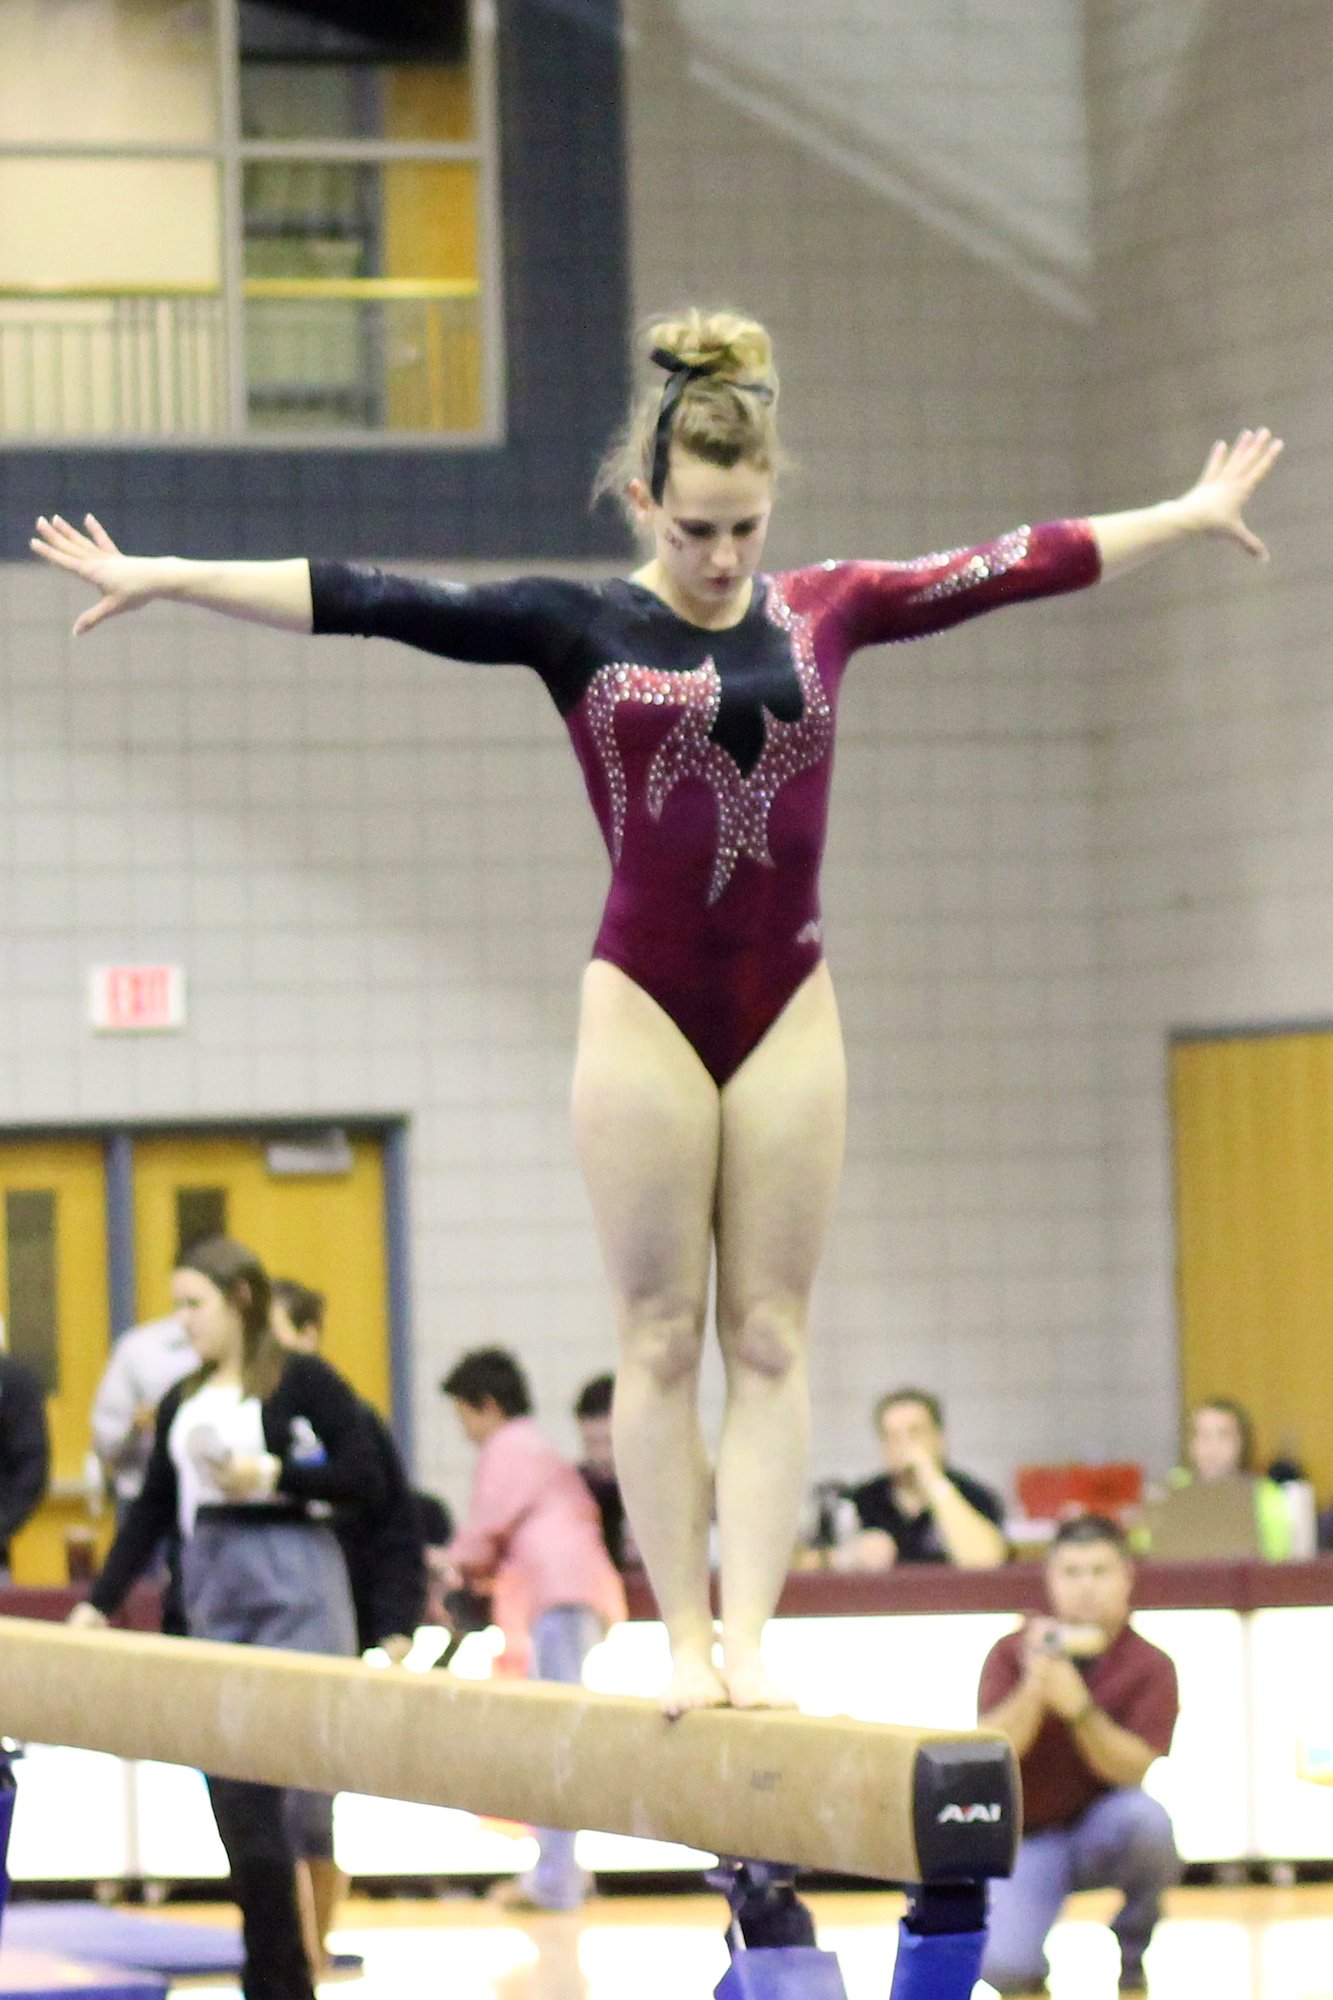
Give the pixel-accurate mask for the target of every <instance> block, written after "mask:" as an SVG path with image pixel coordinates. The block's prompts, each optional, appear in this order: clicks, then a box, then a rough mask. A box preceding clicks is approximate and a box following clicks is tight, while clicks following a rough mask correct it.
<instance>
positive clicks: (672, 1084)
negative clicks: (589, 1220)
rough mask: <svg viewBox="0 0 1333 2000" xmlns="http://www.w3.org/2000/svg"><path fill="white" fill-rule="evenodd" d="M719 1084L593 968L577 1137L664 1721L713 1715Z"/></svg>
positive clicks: (716, 1697) (666, 1022)
mask: <svg viewBox="0 0 1333 2000" xmlns="http://www.w3.org/2000/svg"><path fill="white" fill-rule="evenodd" d="M719 1130H720V1108H719V1099H718V1090H717V1086H716V1084H715V1083H714V1082H713V1079H712V1078H711V1077H710V1076H709V1074H708V1072H707V1070H706V1069H705V1068H704V1066H703V1064H702V1063H701V1062H700V1060H699V1058H698V1056H697V1055H696V1054H695V1052H694V1050H693V1049H692V1048H691V1047H690V1044H689V1043H688V1042H687V1041H686V1039H685V1037H684V1035H682V1034H681V1032H680V1029H679V1028H678V1027H677V1026H676V1025H675V1023H674V1022H673V1021H672V1020H671V1019H670V1018H669V1017H668V1016H667V1015H666V1014H665V1013H664V1012H663V1011H662V1009H661V1008H660V1007H659V1006H658V1004H657V1002H656V1001H655V1000H653V999H651V998H650V997H649V995H648V994H647V993H645V992H644V991H643V989H642V988H641V987H639V986H636V985H635V983H634V981H633V980H631V979H629V978H627V977H626V975H625V974H624V973H623V972H621V971H620V970H619V969H618V968H617V967H616V966H613V965H608V964H607V963H606V962H605V961H604V960H601V959H594V960H593V962H592V964H591V965H590V966H589V967H588V969H587V972H586V974H585V975H584V984H583V1007H582V1013H581V1016H580V1023H579V1044H578V1058H577V1062H576V1065H575V1071H574V1132H575V1138H576V1140H577V1143H578V1150H579V1157H580V1160H581V1162H582V1165H583V1172H584V1176H585V1178H586V1180H587V1183H588V1191H589V1194H590V1196H591V1198H592V1208H593V1217H594V1220H595V1222H596V1225H597V1232H598V1236H599V1238H600V1240H601V1245H602V1253H603V1256H604V1257H605V1259H606V1265H607V1270H608V1273H609V1275H610V1279H611V1284H612V1287H613V1289H614V1291H615V1294H616V1312H617V1320H618V1323H619V1334H620V1344H621V1360H620V1368H619V1370H618V1373H617V1376H616V1394H615V1407H614V1411H613V1414H612V1423H613V1426H614V1436H615V1448H616V1469H617V1473H618V1476H619V1478H620V1483H621V1487H622V1489H623V1491H624V1495H625V1505H626V1508H627V1511H628V1513H629V1518H630V1522H631V1524H632V1526H633V1529H634V1535H635V1539H636V1541H637V1542H638V1545H639V1550H640V1552H641V1554H642V1556H643V1560H644V1565H645V1567H646V1569H647V1571H648V1577H649V1581H650V1582H651V1584H652V1586H653V1590H654V1593H655V1594H656V1597H657V1602H658V1607H659V1609H660V1611H661V1613H662V1618H663V1621H664V1623H665V1625H666V1628H667V1636H668V1639H669V1641H670V1644H671V1659H672V1675H671V1682H670V1685H669V1687H668V1689H667V1692H666V1694H665V1696H664V1698H663V1706H664V1708H665V1709H666V1710H667V1712H668V1714H680V1713H681V1712H682V1711H683V1710H685V1709H687V1708H700V1707H709V1706H717V1705H719V1704H721V1703H723V1702H725V1701H726V1699H727V1694H726V1689H725V1687H724V1686H723V1683H722V1681H721V1679H720V1677H719V1675H718V1674H717V1672H716V1671H715V1669H714V1667H713V1664H712V1653H713V1620H712V1613H711V1611H710V1608H709V1595H708V1525H709V1520H710V1517H711V1513H712V1478H711V1474H710V1471H709V1465H708V1455H707V1452H706V1450H705V1448H704V1440H703V1433H702V1431H701V1429H700V1425H699V1410H698V1384H699V1359H700V1354H701V1352H702V1347H703V1332H704V1316H705V1313H706V1310H707V1304H708V1279H709V1269H710V1262H711V1255H712V1221H713V1202H714V1193H715V1187H716V1180H717V1155H718V1135H719Z"/></svg>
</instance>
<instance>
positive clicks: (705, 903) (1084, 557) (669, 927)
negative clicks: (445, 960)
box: [310, 521, 1100, 1085]
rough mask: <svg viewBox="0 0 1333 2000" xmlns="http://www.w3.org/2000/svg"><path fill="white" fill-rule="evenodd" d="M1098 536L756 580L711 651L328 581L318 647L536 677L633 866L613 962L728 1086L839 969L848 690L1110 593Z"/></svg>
mask: <svg viewBox="0 0 1333 2000" xmlns="http://www.w3.org/2000/svg"><path fill="white" fill-rule="evenodd" d="M1099 569H1100V564H1099V558H1098V554H1097V546H1096V542H1095V540H1094V538H1093V534H1092V531H1091V529H1090V528H1089V527H1088V525H1087V523H1086V522H1084V521H1057V522H1052V523H1049V524H1047V525H1046V526H1044V527H1038V528H1016V529H1015V530H1014V531H1013V532H1012V533H1010V534H1007V535H1004V536H1002V537H1001V538H1000V540H998V541H995V542H988V543H985V544H983V545H982V546H981V547H979V548H971V549H954V550H951V551H950V552H949V553H947V554H944V555H932V556H923V557H921V558H919V559H918V560H917V561H915V562H907V563H869V562H833V563H825V564H823V565H822V566H821V567H819V568H817V569H800V570H791V571H788V572H786V573H785V574H783V575H779V576H758V577H756V578H755V583H754V595H753V599H752V602H751V605H750V608H749V610H748V611H747V612H746V614H745V616H744V618H742V619H741V621H740V623H739V624H738V625H734V626H731V627H729V628H728V629H727V630H725V631H720V632H718V631H710V630H707V629H706V628H704V627H702V626H698V625H692V624H690V623H689V622H688V621H687V620H685V619H683V618H679V617H677V616H676V614H675V612H673V611H671V610H669V609H668V607H667V606H666V605H665V604H664V603H663V602H662V600H661V599H660V598H659V597H657V596H656V595H654V593H653V592H652V591H649V590H646V589H644V588H643V587H642V586H641V585H639V584H635V583H629V582H624V581H615V582H611V583H600V584H586V583H573V582H566V581H561V580H558V579H554V578H540V577H532V578H522V579H519V580H516V581H515V582H512V583H504V584H479V585H465V584H448V583H433V582H423V581H420V580H418V579H414V578H409V577H403V576H395V575H393V574H390V573H388V572H385V571H383V570H377V569H371V568H367V567H364V566H362V565H359V564H346V563H322V562H314V563H312V564H311V565H310V576H311V588H312V592H313V597H314V630H315V631H316V632H353V633H359V634H361V635H363V636H365V637H371V636H375V637H382V638H389V639H401V640H403V641H405V642H406V643H407V644H409V645H412V646H419V647H422V648H424V649H425V650H426V651H427V652H431V653H441V654H444V655H445V656H446V657H448V658H450V659H456V660H470V661H474V662H478V663H489V664H500V663H513V664H521V665H526V666H529V667H532V668H533V669H535V671H536V672H537V673H539V674H540V675H541V677H542V680H543V682H544V683H545V685H546V687H547V689H548V691H549V692H550V694H551V697H552V699H553V700H554V702H555V705H556V707H557V708H558V709H559V711H560V713H561V715H562V716H563V717H564V719H565V725H566V727H567V728H568V730H569V734H570V738H571V740H572V742H573V745H574V750H575V754H576V755H577V757H578V760H579V763H580V764H581V765H582V767H583V776H584V780H585V782H586V784H587V787H588V796H589V798H590V799H591V801H592V808H593V811H594V812H595V813H596V815H597V820H598V824H599V825H600V827H601V829H602V834H603V837H604V839H605V841H606V845H607V849H608V851H609V853H610V857H611V887H610V892H609V894H608V896H607V900H606V908H605V910H604V911H603V913H602V923H601V929H600V930H599V931H598V933H597V940H596V943H595V944H594V946H593V955H594V957H596V958H604V959H608V960H609V961H610V962H611V964H612V965H617V966H619V967H620V969H621V971H622V972H624V973H626V974H627V975H628V976H629V977H630V978H631V979H633V980H634V981H635V983H636V984H637V985H639V986H641V987H642V988H643V989H644V991H645V992H646V993H648V994H650V995H651V996H652V998H653V999H654V1000H656V1001H657V1003H658V1005H659V1006H660V1007H662V1008H663V1009H664V1010H665V1012H666V1013H667V1014H668V1015H669V1016H670V1017H671V1019H672V1020H673V1021H674V1022H675V1023H676V1025H677V1027H678V1028H679V1029H680V1031H681V1033H682V1034H683V1035H685V1036H686V1038H687V1039H688V1041H689V1042H690V1043H691V1045H692V1046H693V1048H694V1049H695V1050H696V1052H697V1053H698V1055H699V1058H700V1060H701V1061H702V1062H703V1064H704V1065H705V1067H706V1068H707V1069H708V1071H709V1073H710V1075H711V1076H712V1077H713V1078H714V1079H715V1081H716V1082H717V1083H718V1084H719V1085H722V1084H725V1083H726V1081H727V1079H728V1078H729V1077H731V1076H733V1075H734V1074H735V1072H736V1070H737V1069H738V1068H739V1067H740V1065H741V1063H742V1062H744V1060H745V1058H746V1056H747V1055H748V1054H749V1053H750V1051H751V1049H753V1048H754V1047H755V1046H756V1044H757V1043H758V1042H759V1041H760V1040H761V1039H762V1037H763V1035H764V1034H765V1032H766V1031H767V1030H768V1029H769V1028H770V1027H771V1026H772V1024H773V1022H774V1021H775V1020H776V1019H777V1017H778V1015H779V1014H780V1013H781V1012H782V1009H783V1008H784V1007H785V1006H786V1004H787V1002H788V1000H790V998H791V996H792V994H793V993H794V992H795V991H796V988H797V987H798V986H799V985H800V984H801V982H802V981H803V980H804V979H805V978H807V977H808V975H809V974H810V972H811V971H812V970H813V969H814V967H815V966H816V965H817V964H818V963H819V961H820V957H821V955H822V948H821V938H820V917H819V864H820V860H821V858H822V855H823V851H824V832H825V825H826V821H827V816H828V796H829V784H830V780H831V778H832V773H833V735H834V716H835V712H836V707H837V699H838V689H839V686H840V684H841V681H842V675H843V670H844V668H845V667H846V665H847V662H848V660H849V659H850V657H851V655H852V654H853V653H854V652H856V651H857V649H858V648H859V647H861V646H876V645H881V644H883V643H884V642H886V641H888V640H895V639H916V638H921V637H924V635H925V634H927V633H929V632H938V631H940V630H942V629H943V628H944V627H945V626H949V625H956V624H958V623H960V622H961V621H962V620H963V619H965V618H971V617H975V616H976V615H977V614H978V613H980V612H983V611H990V610H992V609H993V608H995V607H996V606H997V605H1001V604H1011V603H1015V602H1017V601H1019V600H1020V599H1023V598H1029V597H1043V596H1050V595H1054V594H1055V593H1056V592H1059V591H1065V590H1075V589H1077V588H1079V587H1080V586H1081V585H1083V584H1088V583H1092V582H1094V581H1095V579H1096V577H1097V576H1098V574H1099Z"/></svg>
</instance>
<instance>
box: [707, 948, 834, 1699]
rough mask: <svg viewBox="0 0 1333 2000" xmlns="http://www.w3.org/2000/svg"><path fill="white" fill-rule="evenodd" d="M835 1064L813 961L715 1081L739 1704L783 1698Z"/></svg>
mask: <svg viewBox="0 0 1333 2000" xmlns="http://www.w3.org/2000/svg"><path fill="white" fill-rule="evenodd" d="M846 1123H847V1071H846V1064H845V1061H844V1058H843V1047H842V1031H841V1028H840V1026H839V1022H838V1009H837V1002H836V1001H835V999H834V997H833V983H832V981H831V979H830V978H829V974H828V968H827V967H826V966H823V965H821V966H819V967H817V968H816V970H815V971H814V972H812V973H811V975H810V977H809V978H808V979H807V980H806V981H805V983H804V984H803V985H802V986H801V987H799V988H798V990H797V991H796V993H794V994H793V996H792V998H791V999H790V1000H789V1001H788V1003H787V1005H786V1007H785V1008H784V1009H783V1011H782V1013H781V1014H780V1015H779V1016H778V1018H777V1020H776V1021H775V1022H774V1023H773V1025H772V1027H771V1028H770V1029H769V1030H768V1033H767V1034H766V1035H765V1036H764V1038H763V1040H762V1041H761V1042H760V1043H759V1045H758V1047H757V1048H755V1049H753V1050H752V1051H751V1053H750V1054H749V1055H748V1056H747V1057H746V1059H745V1061H744V1062H743V1063H742V1064H741V1066H740V1068H739V1069H738V1070H737V1072H736V1074H735V1075H734V1076H733V1077H732V1078H731V1079H730V1081H729V1082H728V1083H727V1084H726V1086H725V1088H724V1089H723V1092H722V1150H721V1172H720V1176H719V1181H718V1201H717V1263H718V1278H717V1322H718V1338H719V1340H720V1341H721V1345H722V1357H723V1362H724V1364H725V1367H726V1377H727V1402H726V1411H725V1414H724V1417H723V1424H722V1436H721V1440H720V1443H719V1446H718V1458H717V1519H718V1532H719V1540H720V1543H721V1566H722V1657H723V1675H724V1678H725V1680H726V1683H727V1691H728V1695H729V1698H730V1700H731V1701H732V1703H733V1704H734V1705H735V1706H736V1707H739V1708H756V1707H770V1706H774V1705H780V1704H783V1703H785V1702H787V1701H788V1700H789V1697H787V1696H786V1695H784V1694H783V1693H782V1691H781V1690H780V1689H778V1688H777V1687H775V1686H774V1684H773V1683H772V1682H771V1681H770V1679H769V1678H768V1676H767V1675H766V1674H765V1672H764V1670H763V1668H762V1666H761V1664H760V1659H759V1642H760V1637H761V1634H762V1632H763V1629H764V1625H765V1623H766V1621H767V1620H768V1619H769V1618H770V1617H771V1616H772V1614H773V1611H774V1609H775V1607H776V1605H777V1601H778V1595H779V1593H780V1591H781V1589H782V1584H783V1579H784V1577H785V1576H786V1574H787V1567H788V1564H789V1562H790V1559H791V1551H792V1544H793V1542H794V1541H795V1538H796V1528H797V1522H798V1518H799V1514H800V1508H801V1502H802V1499H803V1497H804V1493H805V1484H806V1475H807V1454H808V1445H809V1416H810V1397H809V1387H808V1383H807V1378H806V1324H807V1319H808V1314H809V1305H810V1290H811V1287H812V1285H813V1284H814V1279H815V1273H816V1271H817V1270H818V1268H819V1260H820V1255H821V1253H822V1251H823V1247H824V1239H825V1236H826V1234H827V1230H828V1222H829V1216H830V1213H831V1211H832V1207H833V1201H834V1197H835V1195H836V1193H837V1188H838V1181H839V1178H840V1175H841V1171H842V1157H843V1144H844V1139H845V1134H846Z"/></svg>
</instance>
